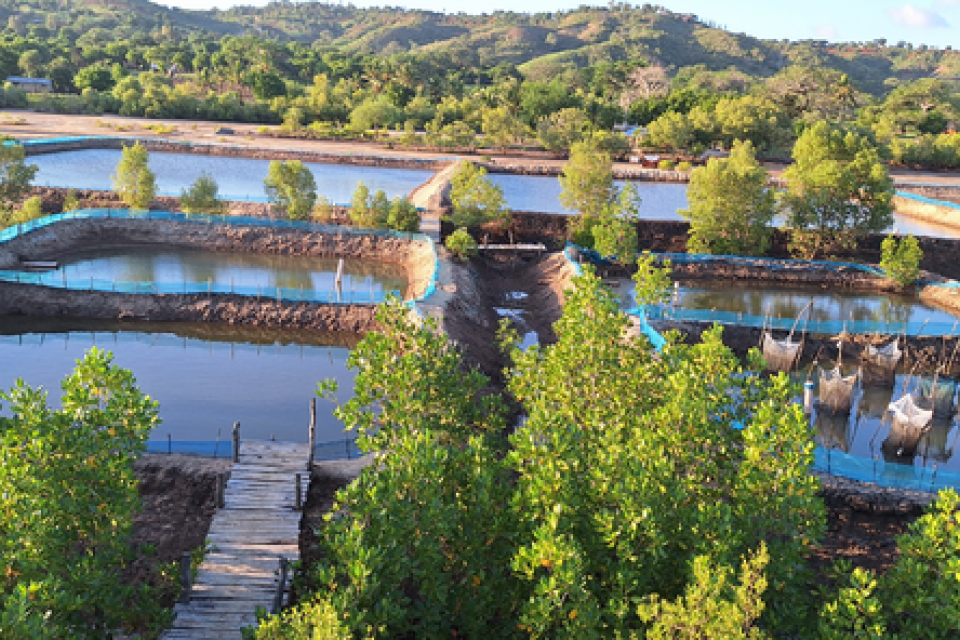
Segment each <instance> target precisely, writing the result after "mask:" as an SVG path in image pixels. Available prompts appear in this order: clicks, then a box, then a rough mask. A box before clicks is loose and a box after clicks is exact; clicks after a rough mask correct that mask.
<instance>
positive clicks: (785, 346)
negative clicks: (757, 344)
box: [763, 333, 800, 372]
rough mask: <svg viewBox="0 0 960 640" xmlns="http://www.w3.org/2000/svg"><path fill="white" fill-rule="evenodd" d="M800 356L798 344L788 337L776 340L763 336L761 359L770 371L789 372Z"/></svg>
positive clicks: (766, 335) (767, 334) (768, 335)
mask: <svg viewBox="0 0 960 640" xmlns="http://www.w3.org/2000/svg"><path fill="white" fill-rule="evenodd" d="M798 355H800V343H799V342H794V341H793V340H791V339H790V338H789V336H788V337H786V338H784V339H783V340H777V339H776V338H774V337H773V336H772V335H770V334H769V333H764V334H763V359H764V360H766V362H767V369H769V370H770V371H783V372H789V371H790V370H791V369H792V368H793V364H794V363H795V362H796V361H797V356H798Z"/></svg>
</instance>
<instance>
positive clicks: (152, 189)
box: [110, 142, 157, 209]
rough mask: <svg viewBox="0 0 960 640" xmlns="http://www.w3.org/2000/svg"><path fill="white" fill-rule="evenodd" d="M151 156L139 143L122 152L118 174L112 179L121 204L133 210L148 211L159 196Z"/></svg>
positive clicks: (125, 148)
mask: <svg viewBox="0 0 960 640" xmlns="http://www.w3.org/2000/svg"><path fill="white" fill-rule="evenodd" d="M149 159H150V154H149V153H148V152H147V148H146V147H144V146H143V145H142V144H140V143H139V142H137V143H136V144H134V145H133V146H132V147H124V148H123V151H121V152H120V162H119V163H118V164H117V173H116V175H113V176H111V177H110V179H111V180H112V181H113V188H114V191H116V193H117V195H118V196H119V197H120V200H121V202H123V203H124V204H125V205H127V206H128V207H130V208H131V209H147V208H149V207H150V203H151V202H152V201H153V198H154V196H155V195H156V194H157V182H156V177H155V176H154V174H153V172H152V171H151V170H150V165H149Z"/></svg>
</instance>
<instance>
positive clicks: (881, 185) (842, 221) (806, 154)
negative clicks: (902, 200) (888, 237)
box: [784, 122, 894, 258]
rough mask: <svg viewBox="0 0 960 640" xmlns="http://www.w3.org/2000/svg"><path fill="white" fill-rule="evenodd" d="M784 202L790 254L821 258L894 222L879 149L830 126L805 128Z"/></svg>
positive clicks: (890, 190) (889, 185) (788, 172)
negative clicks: (790, 247) (791, 251)
mask: <svg viewBox="0 0 960 640" xmlns="http://www.w3.org/2000/svg"><path fill="white" fill-rule="evenodd" d="M793 158H794V163H793V164H792V165H791V166H790V168H788V169H787V170H786V171H785V172H784V176H785V177H786V178H787V180H788V186H787V192H786V194H785V196H784V203H785V204H786V206H787V210H788V211H789V224H790V226H791V227H792V230H793V241H792V249H793V251H794V252H795V253H797V254H798V255H801V256H802V257H807V258H811V257H817V256H822V255H825V254H827V253H828V252H831V251H837V250H841V249H847V248H850V247H852V246H853V245H854V244H855V243H856V240H857V238H859V237H860V236H862V235H863V234H866V233H875V232H879V231H882V230H883V229H885V228H887V227H888V226H890V224H892V222H893V215H892V213H893V206H892V204H891V203H892V200H893V193H894V189H893V181H892V180H891V179H890V176H889V175H888V172H887V168H886V166H885V165H884V164H883V163H882V162H881V161H880V157H879V154H878V152H877V149H876V147H874V146H873V145H872V144H871V143H870V141H869V140H867V139H866V138H865V137H863V136H860V135H858V134H856V133H853V132H844V131H842V130H839V129H833V128H831V127H830V125H828V124H827V123H826V122H818V123H817V124H815V125H814V126H812V127H809V128H807V129H806V130H805V131H804V132H803V134H802V135H801V136H800V138H799V139H798V140H797V144H796V145H795V146H794V149H793Z"/></svg>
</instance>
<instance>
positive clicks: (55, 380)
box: [0, 316, 359, 454]
mask: <svg viewBox="0 0 960 640" xmlns="http://www.w3.org/2000/svg"><path fill="white" fill-rule="evenodd" d="M358 340H359V337H358V336H355V335H351V334H330V333H324V332H317V331H305V330H289V329H283V330H277V329H270V330H263V329H256V328H250V327H236V326H232V327H231V326H225V325H208V324H186V323H130V322H123V323H120V322H113V321H89V320H87V321H85V320H77V319H59V318H43V319H38V318H15V317H4V316H0V389H9V388H10V387H11V386H12V385H13V383H14V380H15V379H17V378H22V379H23V380H24V381H25V382H26V383H27V384H29V385H31V386H41V385H42V386H43V387H44V388H46V389H47V390H48V391H49V394H50V401H51V404H55V405H58V404H59V397H60V381H61V380H63V379H64V378H65V377H66V376H67V375H68V374H69V373H70V371H72V369H73V367H74V365H75V363H76V361H77V360H79V359H81V358H82V357H83V354H84V353H85V351H86V350H88V349H90V348H91V347H94V346H96V347H98V348H100V349H104V350H107V351H110V352H112V353H113V354H114V362H115V363H116V364H118V365H120V366H122V367H124V368H127V369H130V370H131V371H133V374H134V375H135V376H136V379H137V385H138V386H139V388H140V389H141V390H142V391H143V392H144V393H146V394H148V395H149V396H150V397H151V398H153V399H154V400H156V401H157V402H159V403H160V409H159V411H160V417H161V419H162V420H163V422H162V424H160V425H159V426H158V427H157V429H156V430H155V431H154V434H153V435H152V436H151V438H150V440H151V441H155V442H163V443H165V442H166V441H167V438H168V436H169V437H170V439H171V440H173V441H174V442H179V441H191V442H197V441H200V442H213V441H216V440H217V439H218V437H219V440H220V442H221V448H220V452H221V454H223V453H224V452H228V451H229V450H230V447H229V441H230V431H231V428H232V425H233V423H234V422H239V423H240V425H241V437H243V438H251V439H268V438H270V437H271V436H275V437H276V439H277V440H285V441H292V442H306V441H307V440H308V425H309V421H310V410H309V403H310V398H311V397H313V396H314V391H315V390H316V385H317V382H319V381H321V380H324V379H327V378H333V379H336V380H337V381H338V382H339V383H340V391H339V392H338V400H339V401H341V402H345V401H346V400H348V399H349V398H350V396H351V395H352V392H353V379H354V374H353V372H352V371H349V370H348V369H347V368H346V361H347V357H348V355H349V353H350V349H351V348H352V347H353V346H355V345H356V343H357V342H358ZM333 408H334V405H333V403H331V402H329V401H326V400H320V399H318V400H317V427H316V433H317V442H327V441H335V440H343V439H345V438H347V437H348V435H347V434H345V433H344V431H343V425H342V424H341V423H340V421H339V420H337V419H336V417H334V415H333V413H332V412H333ZM218 433H219V436H218ZM224 443H226V446H224Z"/></svg>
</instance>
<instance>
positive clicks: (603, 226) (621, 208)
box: [590, 184, 640, 265]
mask: <svg viewBox="0 0 960 640" xmlns="http://www.w3.org/2000/svg"><path fill="white" fill-rule="evenodd" d="M639 208H640V196H639V195H638V194H637V187H636V185H632V184H631V185H627V186H626V187H624V188H623V189H621V190H620V195H619V197H618V198H617V200H616V202H614V203H611V204H609V205H607V206H606V207H605V208H604V209H603V210H602V211H601V212H600V218H599V219H598V220H597V223H596V224H595V225H593V226H592V227H591V230H590V231H591V233H592V234H593V240H594V242H593V247H594V248H595V249H596V250H597V251H599V252H600V255H601V256H604V257H606V258H611V257H612V258H614V259H615V260H616V261H617V262H618V263H619V264H621V265H629V264H633V263H634V262H635V261H636V256H637V246H638V241H637V227H636V225H635V222H636V220H637V217H638V215H639Z"/></svg>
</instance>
